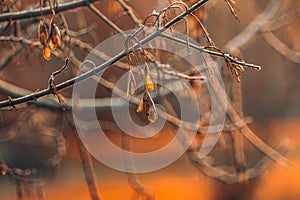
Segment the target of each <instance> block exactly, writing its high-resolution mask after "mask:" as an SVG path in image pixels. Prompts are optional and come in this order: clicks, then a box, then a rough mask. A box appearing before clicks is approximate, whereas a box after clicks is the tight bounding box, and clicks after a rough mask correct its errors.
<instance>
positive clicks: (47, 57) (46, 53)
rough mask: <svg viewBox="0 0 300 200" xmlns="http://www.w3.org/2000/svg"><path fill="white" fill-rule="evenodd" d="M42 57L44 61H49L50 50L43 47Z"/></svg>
mask: <svg viewBox="0 0 300 200" xmlns="http://www.w3.org/2000/svg"><path fill="white" fill-rule="evenodd" d="M43 55H44V58H45V60H50V58H51V50H50V48H49V47H45V48H44V50H43Z"/></svg>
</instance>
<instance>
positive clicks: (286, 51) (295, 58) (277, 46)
mask: <svg viewBox="0 0 300 200" xmlns="http://www.w3.org/2000/svg"><path fill="white" fill-rule="evenodd" d="M260 33H261V35H262V37H263V38H264V40H265V41H266V42H267V43H268V44H269V45H270V46H271V47H272V48H273V49H274V50H276V51H277V52H278V53H279V54H281V55H282V56H283V57H284V58H286V59H287V60H289V61H290V62H293V63H300V52H298V51H295V50H292V49H291V48H289V47H288V46H287V45H286V44H284V43H283V42H282V41H281V40H280V39H279V38H278V37H276V36H275V34H274V33H272V31H270V30H269V28H268V25H267V26H265V27H264V28H263V29H262V31H261V32H260Z"/></svg>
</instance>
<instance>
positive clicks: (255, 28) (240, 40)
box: [225, 0, 284, 53]
mask: <svg viewBox="0 0 300 200" xmlns="http://www.w3.org/2000/svg"><path fill="white" fill-rule="evenodd" d="M283 2H284V0H273V1H270V3H269V5H268V6H267V8H266V9H265V10H264V11H263V12H262V13H261V14H260V15H259V16H258V17H256V18H255V19H254V20H253V21H252V22H251V23H250V24H249V25H248V26H247V27H246V28H244V29H243V31H242V32H241V33H239V34H238V35H237V36H235V37H234V38H232V39H231V40H230V41H229V42H227V44H226V45H225V49H226V50H228V51H229V52H231V53H232V52H235V50H236V49H241V48H242V47H243V46H244V45H245V44H246V43H248V42H249V41H250V39H251V38H253V36H255V35H256V34H257V33H258V32H259V31H260V30H261V29H262V28H263V27H264V25H266V24H267V23H268V21H269V20H271V19H272V18H273V17H274V15H275V14H276V12H277V11H278V9H279V8H280V6H281V4H282V3H283Z"/></svg>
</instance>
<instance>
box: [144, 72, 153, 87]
mask: <svg viewBox="0 0 300 200" xmlns="http://www.w3.org/2000/svg"><path fill="white" fill-rule="evenodd" d="M146 88H147V89H148V90H149V91H153V90H154V84H153V82H152V80H151V78H150V75H149V74H147V75H146Z"/></svg>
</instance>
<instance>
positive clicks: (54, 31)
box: [49, 18, 62, 50]
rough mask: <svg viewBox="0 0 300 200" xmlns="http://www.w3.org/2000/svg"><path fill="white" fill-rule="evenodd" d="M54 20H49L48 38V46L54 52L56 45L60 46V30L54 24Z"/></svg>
mask: <svg viewBox="0 0 300 200" xmlns="http://www.w3.org/2000/svg"><path fill="white" fill-rule="evenodd" d="M55 21H56V20H55V18H53V19H52V20H51V28H50V36H49V46H50V48H51V49H52V50H55V49H56V47H57V45H58V46H61V44H62V42H61V34H60V30H59V28H58V27H57V25H56V23H55Z"/></svg>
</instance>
